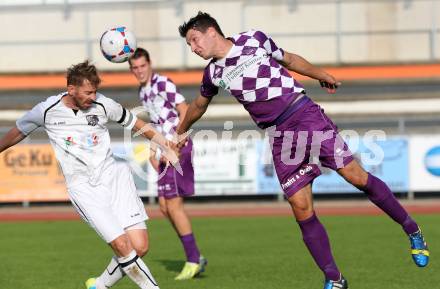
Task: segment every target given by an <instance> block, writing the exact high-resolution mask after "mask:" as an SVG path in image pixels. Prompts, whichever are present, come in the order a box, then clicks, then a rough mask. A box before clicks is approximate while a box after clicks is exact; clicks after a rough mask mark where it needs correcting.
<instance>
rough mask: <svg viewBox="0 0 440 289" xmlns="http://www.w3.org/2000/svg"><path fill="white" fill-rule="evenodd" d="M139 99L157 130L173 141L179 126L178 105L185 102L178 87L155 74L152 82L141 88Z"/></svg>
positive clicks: (164, 77)
mask: <svg viewBox="0 0 440 289" xmlns="http://www.w3.org/2000/svg"><path fill="white" fill-rule="evenodd" d="M139 97H140V99H141V101H142V104H143V106H144V107H145V108H146V109H147V110H148V113H149V114H150V120H151V122H153V123H154V124H155V127H156V129H157V130H158V131H159V132H160V133H162V134H163V135H164V136H165V137H166V138H167V139H168V140H172V138H173V134H174V132H175V131H176V127H177V125H178V124H179V114H178V112H177V109H176V105H177V104H179V103H182V102H184V101H185V98H184V97H183V95H181V94H180V93H179V91H178V90H177V87H176V85H175V84H174V83H173V82H172V81H171V80H170V79H168V78H167V77H166V76H162V75H159V74H157V73H153V75H152V77H151V81H150V82H149V83H148V84H147V85H146V86H143V87H141V88H140V90H139Z"/></svg>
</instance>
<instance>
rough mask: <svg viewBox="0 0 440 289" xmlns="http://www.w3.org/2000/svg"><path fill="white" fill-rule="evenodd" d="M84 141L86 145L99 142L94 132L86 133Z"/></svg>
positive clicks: (93, 144) (89, 145)
mask: <svg viewBox="0 0 440 289" xmlns="http://www.w3.org/2000/svg"><path fill="white" fill-rule="evenodd" d="M86 142H87V146H88V147H93V146H95V145H97V144H98V143H99V139H98V136H97V135H96V134H95V133H93V134H91V135H88V136H87V138H86Z"/></svg>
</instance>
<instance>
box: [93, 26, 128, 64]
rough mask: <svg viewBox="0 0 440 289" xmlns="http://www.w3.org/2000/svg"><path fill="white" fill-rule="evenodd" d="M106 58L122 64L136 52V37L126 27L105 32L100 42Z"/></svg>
mask: <svg viewBox="0 0 440 289" xmlns="http://www.w3.org/2000/svg"><path fill="white" fill-rule="evenodd" d="M99 45H100V47H101V52H102V54H103V55H104V57H105V58H106V59H107V60H108V61H111V62H115V63H122V62H125V61H127V60H128V58H129V57H130V56H131V55H132V54H133V53H134V51H135V50H136V37H135V36H134V34H133V33H132V32H131V31H130V30H127V28H125V27H124V26H120V27H116V28H111V29H109V30H107V31H105V32H104V33H103V34H102V36H101V40H100V42H99Z"/></svg>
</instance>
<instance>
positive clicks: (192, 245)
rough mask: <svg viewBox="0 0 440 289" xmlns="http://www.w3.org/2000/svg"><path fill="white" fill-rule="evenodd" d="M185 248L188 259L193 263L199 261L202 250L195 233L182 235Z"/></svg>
mask: <svg viewBox="0 0 440 289" xmlns="http://www.w3.org/2000/svg"><path fill="white" fill-rule="evenodd" d="M180 241H181V242H182V245H183V249H184V250H185V255H186V260H187V261H188V262H191V263H197V264H198V263H199V259H200V252H199V248H198V247H197V244H196V239H195V238H194V235H193V234H188V235H184V236H180Z"/></svg>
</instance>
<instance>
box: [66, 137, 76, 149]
mask: <svg viewBox="0 0 440 289" xmlns="http://www.w3.org/2000/svg"><path fill="white" fill-rule="evenodd" d="M64 144H65V145H66V147H70V146H71V145H75V144H76V143H75V142H74V141H73V137H71V136H68V137H66V138H65V139H64Z"/></svg>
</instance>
